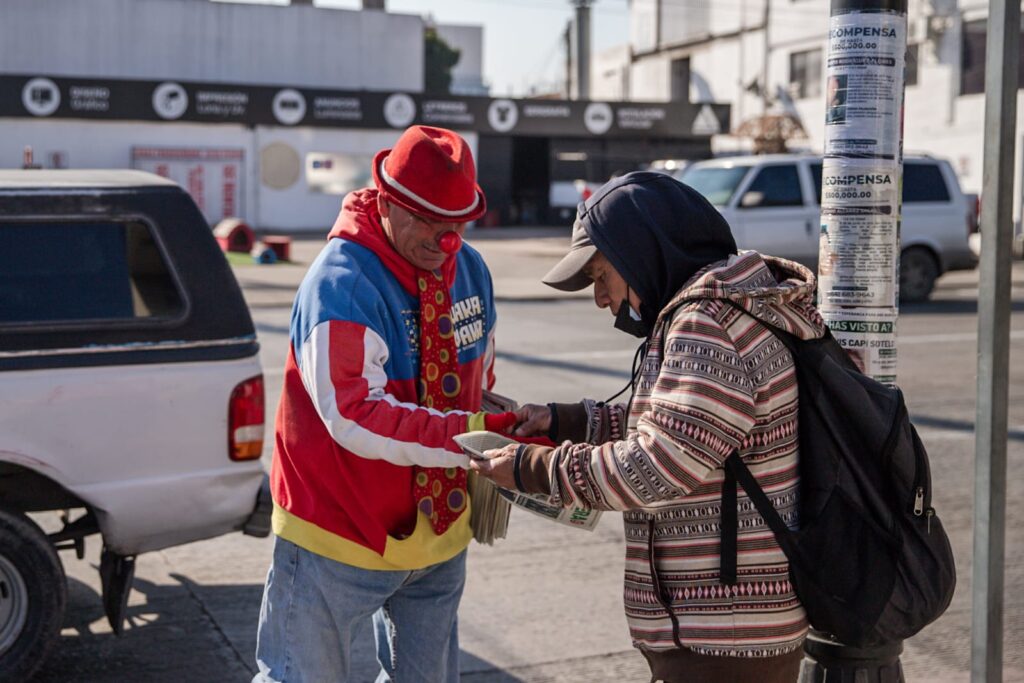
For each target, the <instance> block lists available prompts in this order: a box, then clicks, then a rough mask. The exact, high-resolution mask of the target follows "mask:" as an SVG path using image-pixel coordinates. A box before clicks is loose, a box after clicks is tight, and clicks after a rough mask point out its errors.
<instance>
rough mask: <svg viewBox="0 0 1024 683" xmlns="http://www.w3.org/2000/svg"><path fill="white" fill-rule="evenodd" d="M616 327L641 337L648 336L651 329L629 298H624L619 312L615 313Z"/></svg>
mask: <svg viewBox="0 0 1024 683" xmlns="http://www.w3.org/2000/svg"><path fill="white" fill-rule="evenodd" d="M615 329H617V330H622V331H623V332H625V333H627V334H631V335H633V336H634V337H640V338H641V339H643V338H644V337H646V336H647V333H648V331H649V330H648V329H647V325H646V324H644V321H643V319H642V318H641V317H640V314H639V313H637V312H636V311H634V310H633V307H632V306H630V305H629V299H623V300H622V303H621V304H619V312H618V313H616V314H615Z"/></svg>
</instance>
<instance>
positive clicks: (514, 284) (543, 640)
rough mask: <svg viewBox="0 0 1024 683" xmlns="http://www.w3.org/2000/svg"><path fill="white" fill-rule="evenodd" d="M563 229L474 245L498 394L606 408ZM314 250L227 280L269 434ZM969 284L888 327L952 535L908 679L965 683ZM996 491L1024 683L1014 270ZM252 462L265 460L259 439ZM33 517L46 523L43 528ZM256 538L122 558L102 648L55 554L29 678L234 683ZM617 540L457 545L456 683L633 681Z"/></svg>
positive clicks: (86, 591)
mask: <svg viewBox="0 0 1024 683" xmlns="http://www.w3.org/2000/svg"><path fill="white" fill-rule="evenodd" d="M568 235H569V231H568V228H553V229H521V228H500V229H490V230H479V231H476V232H474V233H472V234H471V235H470V237H469V242H470V244H472V245H473V246H474V247H476V248H477V249H479V250H480V251H481V252H482V253H483V254H484V256H485V258H486V259H487V262H488V264H489V266H490V268H491V272H492V274H493V276H494V283H495V292H496V297H497V299H498V304H497V306H498V314H499V323H498V335H499V354H498V361H497V375H498V385H497V387H496V389H497V390H498V391H500V392H501V393H504V394H506V395H509V396H512V397H514V398H516V399H518V400H520V401H523V402H526V401H532V402H547V401H553V400H557V401H569V400H576V399H578V398H580V397H582V396H590V397H595V398H605V397H606V396H609V395H610V394H612V393H614V392H615V391H617V390H619V389H620V388H622V386H623V384H625V383H626V382H627V381H628V377H629V365H630V361H631V359H632V354H633V350H634V344H633V343H632V342H633V339H632V338H631V337H627V336H626V335H623V334H621V333H619V332H617V331H615V330H614V329H612V326H611V322H612V319H611V316H610V315H609V314H608V312H607V311H598V310H597V309H596V308H595V307H594V306H593V304H592V302H590V301H588V299H589V293H587V292H583V293H580V294H578V295H573V296H568V297H567V296H565V295H564V294H562V293H557V292H555V291H554V290H550V289H549V288H547V287H545V286H544V285H542V284H540V282H539V278H540V276H542V275H543V274H544V273H545V272H546V271H547V269H548V268H550V266H551V265H553V263H554V262H555V261H557V259H558V258H559V256H560V255H561V254H562V253H563V252H564V249H565V248H566V246H567V244H568ZM322 243H323V241H322V239H320V238H316V239H313V238H310V239H301V240H297V241H296V242H295V244H294V245H293V259H294V260H295V263H294V264H279V265H275V266H256V265H252V266H238V267H236V269H235V272H236V274H237V276H238V279H239V281H240V283H241V284H242V287H243V291H244V292H245V295H246V299H247V301H248V302H249V304H250V308H251V310H252V314H253V318H254V320H255V322H256V325H257V330H258V333H259V336H260V341H261V347H262V350H261V356H262V360H263V365H264V370H265V378H266V382H267V399H268V424H269V425H272V421H273V413H274V410H275V408H276V402H277V396H278V395H279V392H280V387H281V376H282V372H281V369H282V367H283V364H284V357H285V354H286V351H287V343H288V342H287V340H288V321H289V314H290V306H291V301H292V297H293V295H294V291H295V288H296V286H297V284H298V282H299V281H300V280H301V277H302V275H303V273H304V272H305V269H306V267H307V266H308V264H309V262H310V261H311V260H312V259H313V258H314V257H315V255H316V253H317V251H318V250H319V249H320V247H321V245H322ZM976 296H977V274H976V273H973V272H972V273H954V274H950V275H948V276H946V277H945V278H943V279H942V280H941V281H940V283H939V287H938V289H937V291H936V293H935V295H934V297H933V300H932V301H931V302H929V303H926V304H919V305H916V306H908V307H905V308H904V310H903V311H902V314H901V318H900V323H899V325H900V337H899V344H900V357H899V377H900V385H901V387H902V388H903V390H904V392H905V393H906V396H907V401H908V405H909V407H910V410H911V414H912V416H913V417H914V420H915V423H916V424H917V426H918V429H919V430H920V432H921V435H922V438H923V440H924V442H925V444H926V445H927V447H928V449H929V453H930V454H931V462H932V476H933V480H934V487H935V495H934V504H935V506H936V508H937V510H938V513H939V516H940V518H941V519H942V521H943V523H944V524H945V525H946V529H947V531H948V533H949V534H950V537H951V539H952V543H953V547H954V551H955V554H956V559H957V570H958V574H959V583H958V586H957V592H956V596H955V597H954V600H953V604H952V605H951V606H950V608H949V610H948V612H947V613H946V615H945V616H943V617H942V618H941V619H940V620H939V621H938V622H936V623H935V624H933V625H932V626H929V627H928V628H927V629H925V630H924V631H923V632H922V633H921V634H919V635H918V636H917V637H915V638H913V639H912V640H910V641H908V642H907V643H906V650H905V653H904V656H903V666H904V670H905V673H906V676H907V680H908V681H929V682H932V681H935V682H940V683H941V682H945V681H966V680H968V677H969V676H968V672H969V669H970V645H969V640H970V620H971V617H970V585H971V575H970V572H971V566H972V541H971V536H972V534H971V525H972V516H971V506H972V499H973V451H974V441H973V431H972V430H973V423H974V417H975V414H974V411H975V359H976V325H977V322H976V320H977V318H976V309H977V305H976ZM1013 298H1014V303H1013V321H1012V325H1011V329H1012V337H1011V353H1012V356H1011V371H1010V416H1009V425H1010V429H1011V433H1010V440H1009V466H1008V479H1009V486H1008V492H1007V500H1008V506H1007V515H1008V524H1007V529H1008V532H1007V545H1006V565H1007V573H1006V589H1005V595H1006V598H1005V601H1004V612H1005V622H1006V623H1005V629H1006V637H1005V647H1004V651H1005V655H1004V680H1005V681H1024V598H1022V595H1024V503H1022V502H1021V501H1022V497H1024V476H1022V475H1024V371H1022V370H1021V369H1020V368H1019V365H1014V362H1017V363H1019V359H1020V358H1021V351H1024V263H1019V262H1018V263H1015V265H1014V288H1013ZM265 444H266V447H265V451H264V456H263V458H264V463H265V465H266V466H267V467H269V464H270V452H271V444H272V437H271V436H270V433H268V438H267V439H266V442H265ZM41 521H43V522H44V523H46V524H51V525H52V524H53V523H54V520H53V519H52V518H46V517H44V518H43V519H42V520H41ZM271 550H272V540H271V539H253V538H248V537H244V536H242V535H241V534H232V535H228V536H222V537H220V538H216V539H211V540H208V541H202V542H198V543H193V544H190V545H186V546H181V547H177V548H171V549H168V550H164V551H161V552H155V553H148V554H145V555H142V556H140V557H139V559H138V567H137V572H136V579H135V587H134V591H133V595H132V599H131V602H130V609H129V612H130V622H131V623H130V626H129V627H128V628H127V629H126V632H125V634H124V635H122V636H120V637H117V636H114V635H113V634H112V633H111V631H110V628H109V626H108V625H107V624H106V621H105V619H104V618H103V615H102V607H101V605H100V599H99V590H100V588H99V580H98V574H97V572H96V567H97V566H98V564H99V560H98V554H99V543H98V541H97V539H89V540H88V541H87V553H86V558H85V560H84V561H78V560H76V559H75V558H74V556H73V555H72V554H68V553H65V554H64V555H63V559H64V562H65V566H66V568H67V573H68V583H69V601H68V611H67V617H66V619H65V625H64V630H63V632H62V637H61V641H60V643H59V645H58V647H57V649H56V651H55V652H54V654H53V656H52V657H51V659H50V660H49V662H48V663H47V665H46V666H45V668H44V669H43V672H42V674H41V675H40V676H39V677H38V679H37V680H39V681H45V682H48V683H49V682H56V681H86V682H96V683H108V682H109V683H114V682H117V683H120V682H123V681H153V682H156V683H164V682H167V683H170V682H171V681H181V680H187V681H198V682H205V681H210V682H220V681H245V680H248V679H250V678H251V676H252V674H253V672H254V662H253V651H254V648H255V639H256V623H257V619H258V613H259V605H260V597H261V593H262V586H263V581H264V578H265V575H266V570H267V567H268V565H269V559H270V554H271ZM622 567H623V534H622V527H621V522H620V520H619V515H617V514H615V513H605V515H604V517H603V518H602V520H601V522H600V524H599V526H598V528H597V529H596V530H595V531H594V532H592V533H588V532H582V531H579V530H575V529H567V528H563V527H558V526H557V525H553V524H551V523H550V522H547V521H545V520H542V519H540V518H538V517H535V516H532V515H529V514H527V513H523V512H521V511H515V512H514V514H513V518H512V521H511V525H510V530H509V536H508V538H506V539H504V540H499V541H498V542H497V543H496V544H495V545H494V546H493V547H489V546H480V545H476V544H473V545H472V546H471V548H470V554H469V573H468V578H467V584H466V592H465V597H464V599H463V602H462V608H461V610H460V637H461V641H460V645H461V648H462V680H463V681H468V682H472V683H515V682H519V681H522V682H524V683H527V682H529V683H569V682H572V683H577V682H579V681H587V682H593V683H603V682H607V683H619V682H632V681H646V680H649V677H648V676H647V673H646V666H645V665H644V663H643V660H642V658H641V657H640V656H639V655H638V654H636V653H635V652H634V651H633V650H632V648H631V647H630V643H629V637H628V633H627V630H626V624H625V618H624V617H623V615H622V609H621V598H620V596H621V583H620V582H621V572H622ZM375 668H376V667H375V665H374V654H373V644H372V641H371V640H370V638H369V634H368V631H367V630H366V629H365V628H364V629H363V631H361V632H360V633H359V635H358V638H357V645H356V666H355V669H354V672H353V680H354V681H360V682H361V681H372V680H373V678H374V676H375Z"/></svg>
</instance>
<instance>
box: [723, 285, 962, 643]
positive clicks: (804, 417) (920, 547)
mask: <svg viewBox="0 0 1024 683" xmlns="http://www.w3.org/2000/svg"><path fill="white" fill-rule="evenodd" d="M730 303H731V302H730ZM734 307H736V308H738V309H739V310H741V311H742V312H743V313H747V315H749V313H748V312H747V311H746V310H745V309H743V308H741V307H739V306H735V304H734ZM758 322H760V323H761V324H764V325H765V326H766V327H768V328H769V329H770V330H771V331H772V332H773V333H774V334H775V336H776V337H778V339H779V340H780V341H781V342H782V343H783V344H785V346H786V347H787V348H788V349H789V351H790V353H791V354H792V356H793V362H794V364H795V365H796V375H797V382H798V388H799V414H798V419H799V430H800V435H799V439H800V461H799V462H800V464H799V468H800V488H799V496H800V502H799V506H800V529H799V531H791V530H790V529H789V528H788V527H787V526H786V524H785V523H784V522H783V521H782V518H781V517H779V515H778V513H777V512H776V511H775V509H774V508H773V507H772V504H771V502H770V501H769V499H768V497H767V496H766V495H765V493H764V491H763V490H762V489H761V487H760V486H759V485H758V484H757V482H756V481H755V480H754V477H753V476H752V475H751V473H750V470H749V469H747V466H746V464H744V462H743V461H742V460H741V459H740V457H739V453H733V454H732V455H731V456H730V457H729V458H728V459H727V460H726V461H725V472H726V479H725V483H724V484H723V486H722V551H721V558H722V560H721V562H722V565H721V566H722V569H721V571H722V583H725V584H729V585H733V584H735V583H736V528H737V508H736V483H737V482H739V484H740V485H741V486H742V487H743V490H744V491H746V492H747V495H748V496H750V499H751V501H752V502H753V503H754V505H755V506H756V507H757V510H758V512H760V513H761V516H762V517H763V518H764V520H765V522H766V523H767V524H768V526H769V527H770V528H771V530H772V532H773V533H774V534H775V538H776V540H777V541H778V543H779V546H780V547H781V548H782V551H783V552H784V553H785V554H786V557H787V558H788V559H789V574H790V579H791V581H792V582H793V586H794V589H795V591H796V594H797V597H798V598H800V602H801V603H803V606H804V609H805V610H806V611H807V617H808V619H809V620H810V623H811V625H812V626H813V627H814V628H815V629H817V630H819V631H823V632H825V633H829V634H831V635H833V636H835V637H836V638H838V639H839V641H841V642H842V643H844V644H846V645H851V646H855V647H870V646H873V645H878V644H881V643H887V642H892V641H896V640H902V639H905V638H909V637H910V636H912V635H914V634H915V633H917V632H918V631H920V630H921V629H922V628H924V627H925V626H927V625H928V624H929V623H931V622H932V621H934V620H935V619H937V618H938V617H939V616H940V615H941V614H942V613H943V612H944V611H945V610H946V607H948V606H949V602H950V600H951V599H952V598H953V588H954V586H955V585H956V569H955V567H954V563H953V553H952V549H951V548H950V545H949V539H948V538H947V536H946V532H945V531H944V530H943V528H942V524H941V523H940V522H939V518H938V517H937V516H936V514H935V510H934V508H932V506H931V497H932V496H931V494H932V490H931V473H930V471H929V466H928V454H927V453H926V452H925V449H924V445H922V443H921V440H920V439H919V438H918V436H917V432H916V431H915V429H914V426H913V425H912V424H911V423H910V418H909V416H908V415H907V407H906V405H905V404H904V402H903V394H902V392H900V390H899V389H897V388H895V387H888V386H885V385H883V384H880V383H879V382H876V381H875V380H873V379H871V378H869V377H867V376H865V375H863V374H862V373H861V372H860V371H858V370H857V368H856V367H855V366H854V364H853V362H852V361H851V360H850V358H849V357H848V356H847V355H846V352H845V351H843V349H842V347H840V346H839V344H838V343H837V342H836V340H835V339H834V338H833V337H832V335H831V333H829V332H828V331H826V333H825V336H824V337H822V338H820V339H812V340H802V339H799V338H798V337H795V336H793V335H791V334H789V333H788V332H785V331H784V330H780V329H778V328H775V327H773V326H771V325H769V324H768V323H765V322H764V321H761V320H760V319H759V320H758Z"/></svg>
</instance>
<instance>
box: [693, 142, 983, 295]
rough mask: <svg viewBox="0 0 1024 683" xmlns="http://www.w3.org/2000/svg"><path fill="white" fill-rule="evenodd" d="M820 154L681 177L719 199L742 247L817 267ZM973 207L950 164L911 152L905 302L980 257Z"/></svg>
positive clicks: (739, 160)
mask: <svg viewBox="0 0 1024 683" xmlns="http://www.w3.org/2000/svg"><path fill="white" fill-rule="evenodd" d="M821 172H822V159H821V157H820V156H811V155H796V154H778V155H764V156H744V157H726V158H722V159H713V160H708V161H699V162H695V163H693V164H691V165H689V166H687V167H686V170H685V171H684V172H683V173H682V174H681V175H680V176H678V177H679V179H680V180H682V182H684V183H686V184H688V185H691V186H692V187H694V188H695V189H696V190H698V191H699V192H700V193H701V194H703V195H704V196H705V197H707V198H708V200H710V201H711V203H712V204H714V205H715V206H716V207H717V208H718V210H719V211H721V212H722V215H723V216H725V218H726V220H728V221H729V225H731V226H732V228H733V233H734V234H735V236H736V243H737V244H738V245H739V247H740V248H741V249H756V250H757V251H761V252H764V253H767V254H771V255H773V256H781V257H784V258H788V259H791V260H794V261H798V262H800V263H803V264H804V265H806V266H808V267H810V268H811V269H815V270H816V269H817V265H818V247H819V245H818V237H819V224H820V221H819V219H820V214H821ZM975 225H976V219H975V211H974V206H973V205H972V204H971V203H970V202H968V200H967V198H966V197H965V196H964V194H963V192H961V190H960V183H959V182H958V181H957V177H956V173H955V172H954V171H953V167H952V166H950V164H949V162H948V161H946V160H944V159H936V158H932V157H926V156H908V157H906V158H905V159H904V162H903V212H902V229H901V234H900V241H901V244H900V300H901V301H905V302H914V301H925V300H927V299H928V297H929V296H930V295H931V293H932V290H933V289H934V287H935V281H936V279H938V277H939V276H941V275H942V274H943V273H946V272H949V271H953V270H969V269H972V268H974V267H976V266H977V264H978V257H977V255H976V254H975V253H974V251H973V250H972V249H971V248H970V246H969V243H968V236H969V235H970V233H971V232H972V231H973V230H974V226H975Z"/></svg>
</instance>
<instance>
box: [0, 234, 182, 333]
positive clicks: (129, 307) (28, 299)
mask: <svg viewBox="0 0 1024 683" xmlns="http://www.w3.org/2000/svg"><path fill="white" fill-rule="evenodd" d="M184 312H185V304H184V298H183V297H182V295H181V292H180V290H179V289H178V286H177V284H176V283H175V280H174V278H173V277H172V275H171V272H170V269H169V268H168V266H167V260H166V258H165V257H164V254H163V252H162V250H161V249H160V247H159V245H158V244H157V242H156V240H155V239H154V236H153V233H152V231H151V229H150V227H149V226H148V225H146V224H144V223H140V222H132V223H113V222H96V223H91V222H81V223H35V222H32V223H27V222H26V223H13V222H12V223H0V325H3V324H7V323H14V324H18V323H44V322H46V323H67V322H82V321H104V322H111V321H133V320H139V319H145V320H157V319H173V318H177V317H179V316H181V315H183V314H184Z"/></svg>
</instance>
